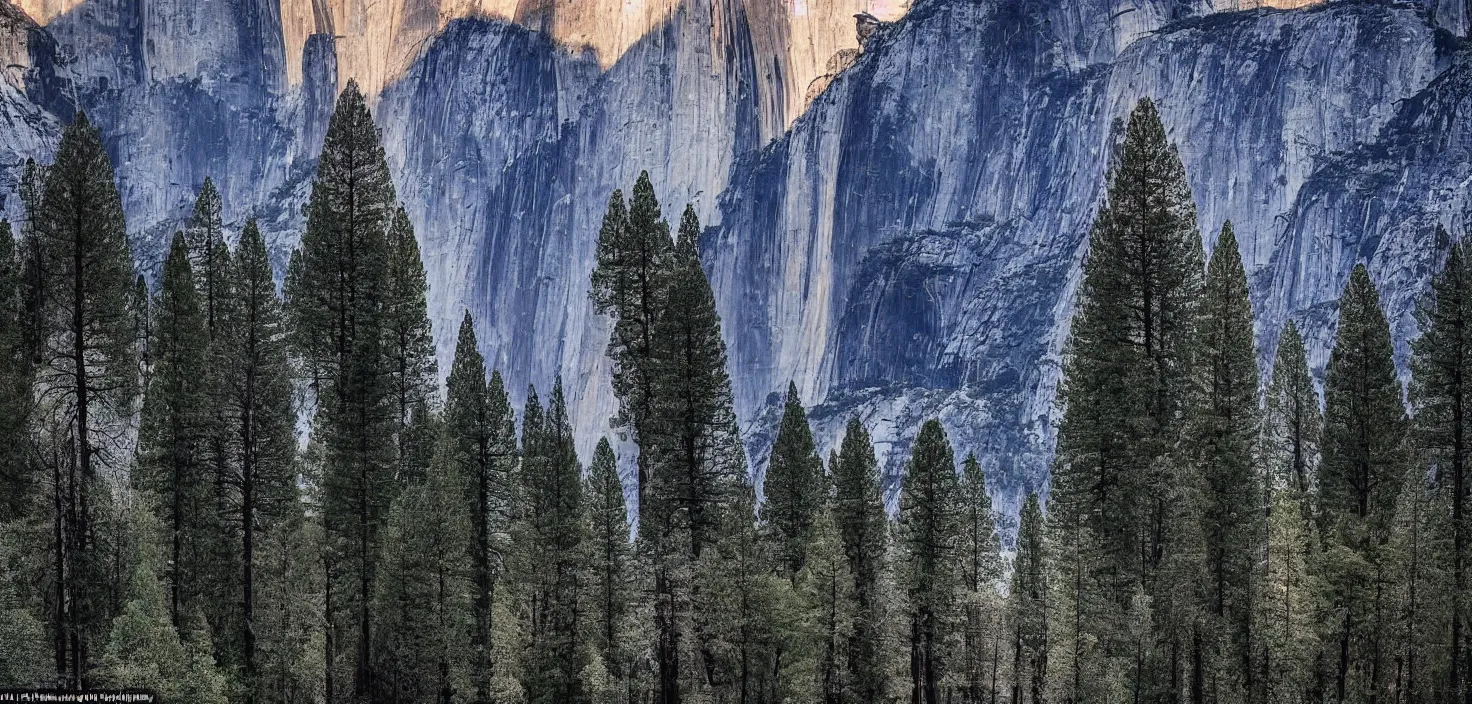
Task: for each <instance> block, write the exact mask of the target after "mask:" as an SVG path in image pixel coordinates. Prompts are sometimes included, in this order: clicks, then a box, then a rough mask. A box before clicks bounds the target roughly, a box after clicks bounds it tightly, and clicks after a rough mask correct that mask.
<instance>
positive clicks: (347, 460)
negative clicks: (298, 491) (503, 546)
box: [286, 81, 400, 698]
mask: <svg viewBox="0 0 1472 704" xmlns="http://www.w3.org/2000/svg"><path fill="white" fill-rule="evenodd" d="M395 203H396V199H395V196H394V187H393V183H392V181H391V180H390V177H389V171H388V163H387V162H386V161H385V159H384V155H383V147H382V145H381V144H380V143H379V138H378V131H377V128H376V127H375V126H374V124H373V119H372V116H371V115H370V114H369V113H368V107H367V105H366V103H365V101H364V98H363V95H362V93H361V92H360V91H359V90H358V86H357V84H356V83H354V82H352V81H349V82H348V85H347V87H346V88H345V89H344V90H343V92H342V95H341V96H339V98H338V103H337V107H336V109H335V110H334V112H333V115H332V119H331V121H330V123H329V125H328V129H327V135H326V138H325V140H324V142H323V146H322V156H321V159H320V160H319V162H318V166H317V176H316V179H315V180H314V181H313V183H312V195H311V200H310V201H309V203H308V206H307V226H306V231H305V233H303V235H302V242H301V248H300V250H299V252H298V253H297V254H294V255H293V257H292V262H291V266H290V267H289V268H288V270H287V277H286V298H287V313H288V319H289V322H290V327H291V332H292V340H293V347H294V349H295V353H296V355H297V357H298V358H299V359H300V360H301V363H302V365H303V371H304V372H305V373H306V376H307V378H308V379H309V380H310V382H311V383H310V386H311V390H312V391H313V392H314V393H315V396H316V404H317V408H318V413H317V416H316V418H315V421H314V422H315V426H314V436H317V437H320V438H321V440H322V443H323V449H324V467H323V477H322V484H323V487H322V489H323V492H322V501H323V513H324V520H323V526H324V527H325V529H326V531H327V533H326V536H325V538H326V545H325V546H324V548H325V550H326V551H327V552H326V557H327V568H328V572H329V573H330V574H329V581H330V582H331V584H329V585H328V595H329V597H330V598H328V599H327V602H328V603H327V607H326V608H327V610H328V618H329V624H328V628H329V629H331V630H332V631H333V633H332V637H331V638H330V639H329V643H330V645H331V647H332V648H333V649H334V652H333V654H332V655H331V656H330V657H329V658H328V661H329V662H328V663H327V667H328V682H327V685H326V688H327V690H328V691H329V692H332V693H334V695H340V693H342V692H343V691H344V689H343V688H341V687H339V686H338V685H337V683H336V682H335V681H334V680H341V679H343V675H344V674H349V673H350V680H351V687H350V690H349V691H351V692H352V694H353V695H354V696H356V697H359V698H361V697H367V696H369V695H370V692H372V691H373V690H374V683H373V675H374V673H373V663H374V662H375V659H374V658H373V655H372V644H373V642H374V640H373V635H372V631H373V613H372V600H373V594H372V591H373V584H374V580H375V579H376V573H377V567H378V566H377V560H378V558H379V556H380V555H381V553H382V550H381V540H380V536H379V529H380V527H381V526H382V525H383V523H384V522H385V519H386V518H387V515H388V511H389V506H390V504H391V502H392V500H393V498H394V496H395V494H396V493H397V484H398V483H397V477H396V474H397V471H398V458H397V456H396V450H397V433H396V431H397V430H400V428H399V427H398V423H397V422H396V418H397V416H396V409H395V407H394V404H393V383H392V369H391V368H390V365H389V364H388V363H387V360H388V359H389V355H388V354H387V352H386V349H385V347H386V345H387V343H388V339H387V336H386V335H385V334H384V329H385V318H386V316H387V313H386V310H385V308H386V302H387V300H388V299H389V293H388V290H387V289H388V288H389V285H388V271H389V260H390V258H391V256H390V255H391V248H390V246H389V238H388V235H387V229H388V226H389V223H390V218H391V217H392V215H393V212H394V211H393V208H394V206H395Z"/></svg>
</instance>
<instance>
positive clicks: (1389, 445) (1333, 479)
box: [1319, 265, 1406, 700]
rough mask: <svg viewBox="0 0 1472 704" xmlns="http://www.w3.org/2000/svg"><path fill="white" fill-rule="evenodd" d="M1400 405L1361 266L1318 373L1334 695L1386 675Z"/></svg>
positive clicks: (1357, 690) (1384, 333) (1400, 464)
mask: <svg viewBox="0 0 1472 704" xmlns="http://www.w3.org/2000/svg"><path fill="white" fill-rule="evenodd" d="M1405 436H1406V423H1405V411H1404V409H1403V407H1402V406H1401V388H1400V382H1399V381H1398V379H1397V378H1396V374H1395V362H1394V361H1393V358H1392V349H1391V342H1390V326H1389V325H1388V324H1387V323H1386V321H1385V315H1384V313H1383V312H1382V311H1381V310H1380V297H1379V295H1378V293H1376V291H1375V287H1374V285H1373V284H1372V283H1371V282H1370V275H1369V272H1368V271H1367V270H1366V269H1365V267H1364V266H1363V265H1361V266H1357V267H1355V269H1354V271H1353V272H1352V273H1351V274H1350V277H1349V283H1348V285H1347V286H1345V289H1344V294H1343V296H1342V297H1341V298H1340V301H1339V335H1338V338H1337V339H1336V341H1335V343H1334V351H1333V353H1332V354H1331V356H1330V358H1329V368H1328V370H1327V372H1326V373H1325V377H1324V439H1323V463H1322V465H1321V467H1320V470H1319V507H1320V511H1319V519H1320V525H1321V527H1322V530H1323V532H1324V537H1325V540H1326V541H1327V543H1328V544H1329V546H1330V549H1329V551H1328V553H1327V554H1326V556H1325V557H1326V562H1325V577H1326V580H1327V587H1328V590H1329V594H1328V601H1329V603H1330V604H1331V607H1330V612H1329V614H1328V618H1327V619H1325V620H1326V622H1328V623H1332V624H1335V627H1334V629H1335V631H1337V632H1336V634H1335V635H1334V639H1335V642H1336V643H1337V644H1338V650H1339V652H1338V653H1337V657H1336V658H1335V660H1336V663H1335V665H1334V673H1333V683H1334V684H1333V687H1334V696H1336V697H1338V698H1339V699H1340V700H1344V699H1345V698H1346V697H1350V698H1358V697H1362V696H1363V697H1368V696H1370V695H1369V693H1370V692H1375V691H1378V690H1380V689H1381V688H1382V687H1384V686H1385V684H1386V681H1387V680H1386V678H1387V677H1388V674H1387V673H1388V670H1387V668H1388V666H1389V664H1388V659H1387V654H1388V653H1387V651H1388V648H1387V647H1386V646H1387V645H1388V644H1389V643H1388V640H1387V639H1388V636H1389V633H1388V631H1387V629H1388V627H1389V618H1388V615H1387V609H1386V607H1387V604H1386V603H1385V598H1386V586H1387V582H1388V581H1389V579H1390V574H1389V573H1388V572H1387V570H1388V569H1389V568H1390V564H1388V563H1387V562H1386V561H1385V560H1383V559H1382V557H1383V556H1382V547H1383V546H1384V544H1385V543H1386V541H1388V540H1389V538H1390V530H1391V527H1392V524H1393V522H1394V516H1395V511H1396V502H1397V497H1398V494H1399V491H1400V487H1401V484H1402V481H1403V477H1404V473H1405V471H1406V464H1405V457H1404V454H1403V452H1404V446H1403V444H1402V443H1403V441H1404V440H1405Z"/></svg>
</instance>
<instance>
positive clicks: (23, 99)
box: [0, 5, 61, 217]
mask: <svg viewBox="0 0 1472 704" xmlns="http://www.w3.org/2000/svg"><path fill="white" fill-rule="evenodd" d="M39 30H40V28H39V27H38V26H37V25H36V23H35V22H33V21H31V18H30V17H27V16H26V14H25V13H23V12H21V11H20V10H19V9H17V8H15V7H12V6H10V5H0V217H4V216H5V214H6V213H7V212H10V211H11V210H12V209H16V210H18V209H19V203H15V204H13V205H11V204H9V203H7V200H17V201H18V200H19V199H18V198H15V199H11V198H9V196H10V195H11V194H12V193H14V192H15V190H16V186H17V184H18V181H19V178H20V174H21V171H22V169H23V168H24V165H25V161H26V159H27V158H35V159H37V160H39V161H42V162H46V161H50V158H51V152H52V149H53V148H54V146H55V138H54V135H57V134H59V133H60V130H61V126H60V124H59V122H58V120H57V119H56V116H55V115H52V114H51V113H49V112H47V111H46V110H45V109H43V108H41V107H40V106H39V105H37V104H36V103H35V102H33V101H32V100H31V99H30V98H29V97H27V95H26V92H27V89H28V87H30V86H32V85H34V84H38V83H41V82H43V81H44V80H45V77H44V76H42V75H38V74H37V72H35V71H31V70H28V68H29V67H30V65H31V49H32V45H33V43H34V44H35V45H37V48H38V49H41V48H42V47H40V46H39V45H42V44H44V43H45V42H46V39H47V36H46V35H45V34H44V33H42V32H40V31H39Z"/></svg>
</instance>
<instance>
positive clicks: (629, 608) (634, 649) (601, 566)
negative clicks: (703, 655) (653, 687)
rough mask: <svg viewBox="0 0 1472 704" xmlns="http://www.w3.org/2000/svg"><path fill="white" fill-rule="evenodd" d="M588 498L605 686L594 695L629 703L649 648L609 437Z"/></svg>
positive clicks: (592, 634) (592, 617)
mask: <svg viewBox="0 0 1472 704" xmlns="http://www.w3.org/2000/svg"><path fill="white" fill-rule="evenodd" d="M583 497H584V499H585V504H586V511H585V513H586V515H587V523H588V533H587V535H588V544H587V553H588V573H587V585H588V586H587V591H586V603H587V611H588V615H589V624H590V626H589V635H588V641H589V644H590V645H591V646H592V648H593V649H594V651H595V652H597V654H598V658H597V662H596V663H595V665H597V666H599V667H601V668H602V675H601V677H600V679H601V680H602V681H603V682H604V683H605V684H604V687H603V691H602V692H601V693H600V692H596V691H593V692H592V693H593V694H594V696H595V700H602V701H614V702H629V701H633V700H634V699H635V698H636V694H635V692H636V691H637V690H638V689H639V683H638V675H637V673H636V672H635V662H636V660H637V658H638V656H639V652H640V651H641V650H642V648H643V647H644V645H645V644H644V643H641V642H639V637H640V635H641V634H640V629H639V624H638V623H637V619H638V616H639V613H638V610H637V600H638V598H639V596H640V594H639V591H638V590H639V587H640V584H639V579H638V578H639V575H638V574H637V573H636V570H637V569H638V565H637V564H636V563H635V560H634V553H633V547H632V546H631V545H630V543H629V520H628V508H627V506H626V504H625V501H624V488H623V484H622V482H620V481H619V475H618V458H617V457H616V456H615V455H614V452H613V446H612V445H610V444H609V442H608V438H603V439H601V440H599V441H598V447H597V449H595V450H594V451H593V462H592V464H591V465H589V467H588V476H587V478H586V479H585V480H584V484H583ZM590 691H592V688H591V687H590ZM600 695H601V696H600Z"/></svg>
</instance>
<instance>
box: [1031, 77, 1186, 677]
mask: <svg viewBox="0 0 1472 704" xmlns="http://www.w3.org/2000/svg"><path fill="white" fill-rule="evenodd" d="M1202 268H1203V267H1202V255H1201V239H1200V235H1199V233H1198V232H1197V228H1196V208H1195V204H1194V202H1193V201H1192V197H1191V191H1190V186H1189V184H1188V183H1187V181H1186V174H1185V168H1184V166H1183V165H1182V163H1181V159H1180V155H1179V153H1178V152H1177V150H1176V147H1175V146H1174V145H1172V144H1171V143H1170V142H1169V140H1168V138H1167V136H1166V132H1165V127H1164V125H1163V124H1162V123H1161V121H1160V115H1159V112H1158V111H1157V110H1156V108H1155V105H1154V103H1152V102H1151V101H1150V100H1149V99H1144V100H1141V101H1140V103H1139V105H1138V106H1136V108H1135V109H1134V111H1133V112H1131V114H1130V118H1129V121H1128V124H1127V126H1126V128H1125V132H1124V140H1123V142H1122V143H1121V144H1120V145H1119V147H1118V148H1117V150H1116V151H1115V154H1114V162H1113V165H1112V166H1111V168H1110V172H1109V175H1108V186H1107V189H1106V194H1105V202H1104V205H1103V207H1102V208H1101V209H1100V211H1099V214H1098V217H1097V218H1096V220H1095V221H1094V227H1093V230H1092V231H1091V233H1090V235H1089V250H1088V258H1087V260H1086V261H1085V263H1084V272H1083V283H1082V285H1081V286H1080V289H1079V294H1078V306H1077V310H1076V313H1075V315H1074V319H1073V323H1072V328H1071V331H1070V338H1069V343H1068V349H1067V353H1066V358H1065V362H1064V380H1063V382H1062V385H1061V387H1060V390H1059V403H1060V405H1061V406H1062V409H1063V422H1062V424H1061V425H1060V427H1059V431H1058V441H1057V458H1056V460H1055V462H1054V468H1053V491H1052V494H1051V497H1052V502H1053V505H1054V507H1055V509H1054V510H1053V511H1051V512H1050V515H1052V516H1053V517H1054V527H1053V532H1054V534H1055V540H1056V542H1057V543H1058V546H1057V553H1058V556H1059V558H1060V562H1059V564H1060V567H1062V570H1063V571H1062V573H1060V574H1059V575H1057V580H1056V582H1057V586H1059V588H1061V589H1063V590H1064V593H1063V594H1062V595H1061V596H1063V597H1066V598H1062V599H1061V600H1060V601H1061V602H1062V603H1060V607H1063V608H1065V609H1072V610H1074V611H1075V614H1074V616H1073V618H1072V619H1071V621H1072V624H1073V625H1074V626H1075V627H1074V628H1063V629H1058V630H1057V631H1055V632H1054V633H1053V634H1052V636H1053V640H1054V642H1055V643H1058V644H1059V646H1060V647H1061V648H1063V649H1064V650H1065V651H1066V652H1068V653H1069V657H1067V658H1065V659H1063V662H1062V663H1060V664H1062V665H1063V666H1064V667H1066V668H1068V669H1069V670H1070V672H1068V673H1067V674H1065V675H1064V676H1063V680H1064V682H1065V684H1064V686H1063V687H1062V689H1061V693H1062V697H1063V698H1064V699H1069V700H1074V701H1081V700H1090V699H1095V698H1098V697H1100V696H1121V697H1122V696H1128V692H1138V691H1141V690H1153V689H1156V688H1158V687H1160V686H1165V684H1166V683H1168V682H1169V681H1171V680H1172V679H1173V678H1174V676H1173V675H1172V674H1171V673H1169V672H1160V671H1157V670H1156V669H1153V668H1152V669H1150V670H1144V669H1141V668H1138V667H1134V666H1133V664H1134V660H1135V659H1136V646H1135V644H1134V639H1132V638H1130V637H1129V636H1128V633H1129V629H1128V628H1127V626H1126V620H1127V618H1129V616H1128V614H1129V613H1130V612H1131V611H1132V610H1133V609H1135V606H1136V605H1137V604H1138V603H1141V602H1140V600H1139V599H1138V598H1137V597H1140V596H1141V592H1142V590H1147V589H1149V588H1151V585H1153V584H1155V579H1154V573H1155V572H1156V571H1157V570H1158V569H1159V568H1160V567H1161V565H1162V564H1163V563H1164V561H1165V559H1166V557H1167V555H1166V546H1167V545H1168V544H1169V543H1170V542H1171V541H1172V536H1170V535H1169V530H1168V529H1169V528H1170V527H1171V526H1174V525H1176V524H1177V523H1178V522H1177V521H1174V520H1171V517H1170V514H1171V513H1172V511H1173V510H1175V509H1176V508H1177V507H1176V506H1174V505H1173V504H1172V501H1171V498H1172V497H1171V491H1172V485H1173V484H1174V483H1175V482H1174V480H1175V476H1174V474H1173V471H1172V468H1174V467H1175V466H1177V464H1178V462H1176V461H1175V458H1172V457H1170V455H1171V453H1172V452H1173V451H1174V450H1175V448H1176V447H1177V444H1178V440H1179V438H1180V432H1181V426H1182V419H1183V415H1184V413H1183V411H1184V408H1183V407H1184V404H1185V401H1186V398H1187V394H1186V393H1185V388H1186V381H1187V380H1186V374H1187V370H1188V364H1187V362H1188V361H1189V341H1190V334H1191V327H1192V318H1193V315H1194V310H1193V308H1194V303H1195V301H1196V299H1197V296H1198V295H1199V292H1200V289H1201V272H1202ZM1143 596H1144V597H1146V598H1147V599H1148V598H1149V597H1151V596H1154V595H1153V594H1150V593H1145V594H1143ZM1122 672H1133V673H1134V674H1131V675H1128V676H1126V677H1125V678H1119V677H1117V676H1116V675H1117V674H1118V673H1122ZM1142 680H1144V681H1142ZM1101 686H1102V687H1104V688H1105V689H1108V688H1116V691H1115V692H1114V693H1112V694H1108V695H1106V694H1104V693H1102V692H1099V691H1097V690H1096V691H1094V692H1087V691H1085V688H1097V687H1101Z"/></svg>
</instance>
